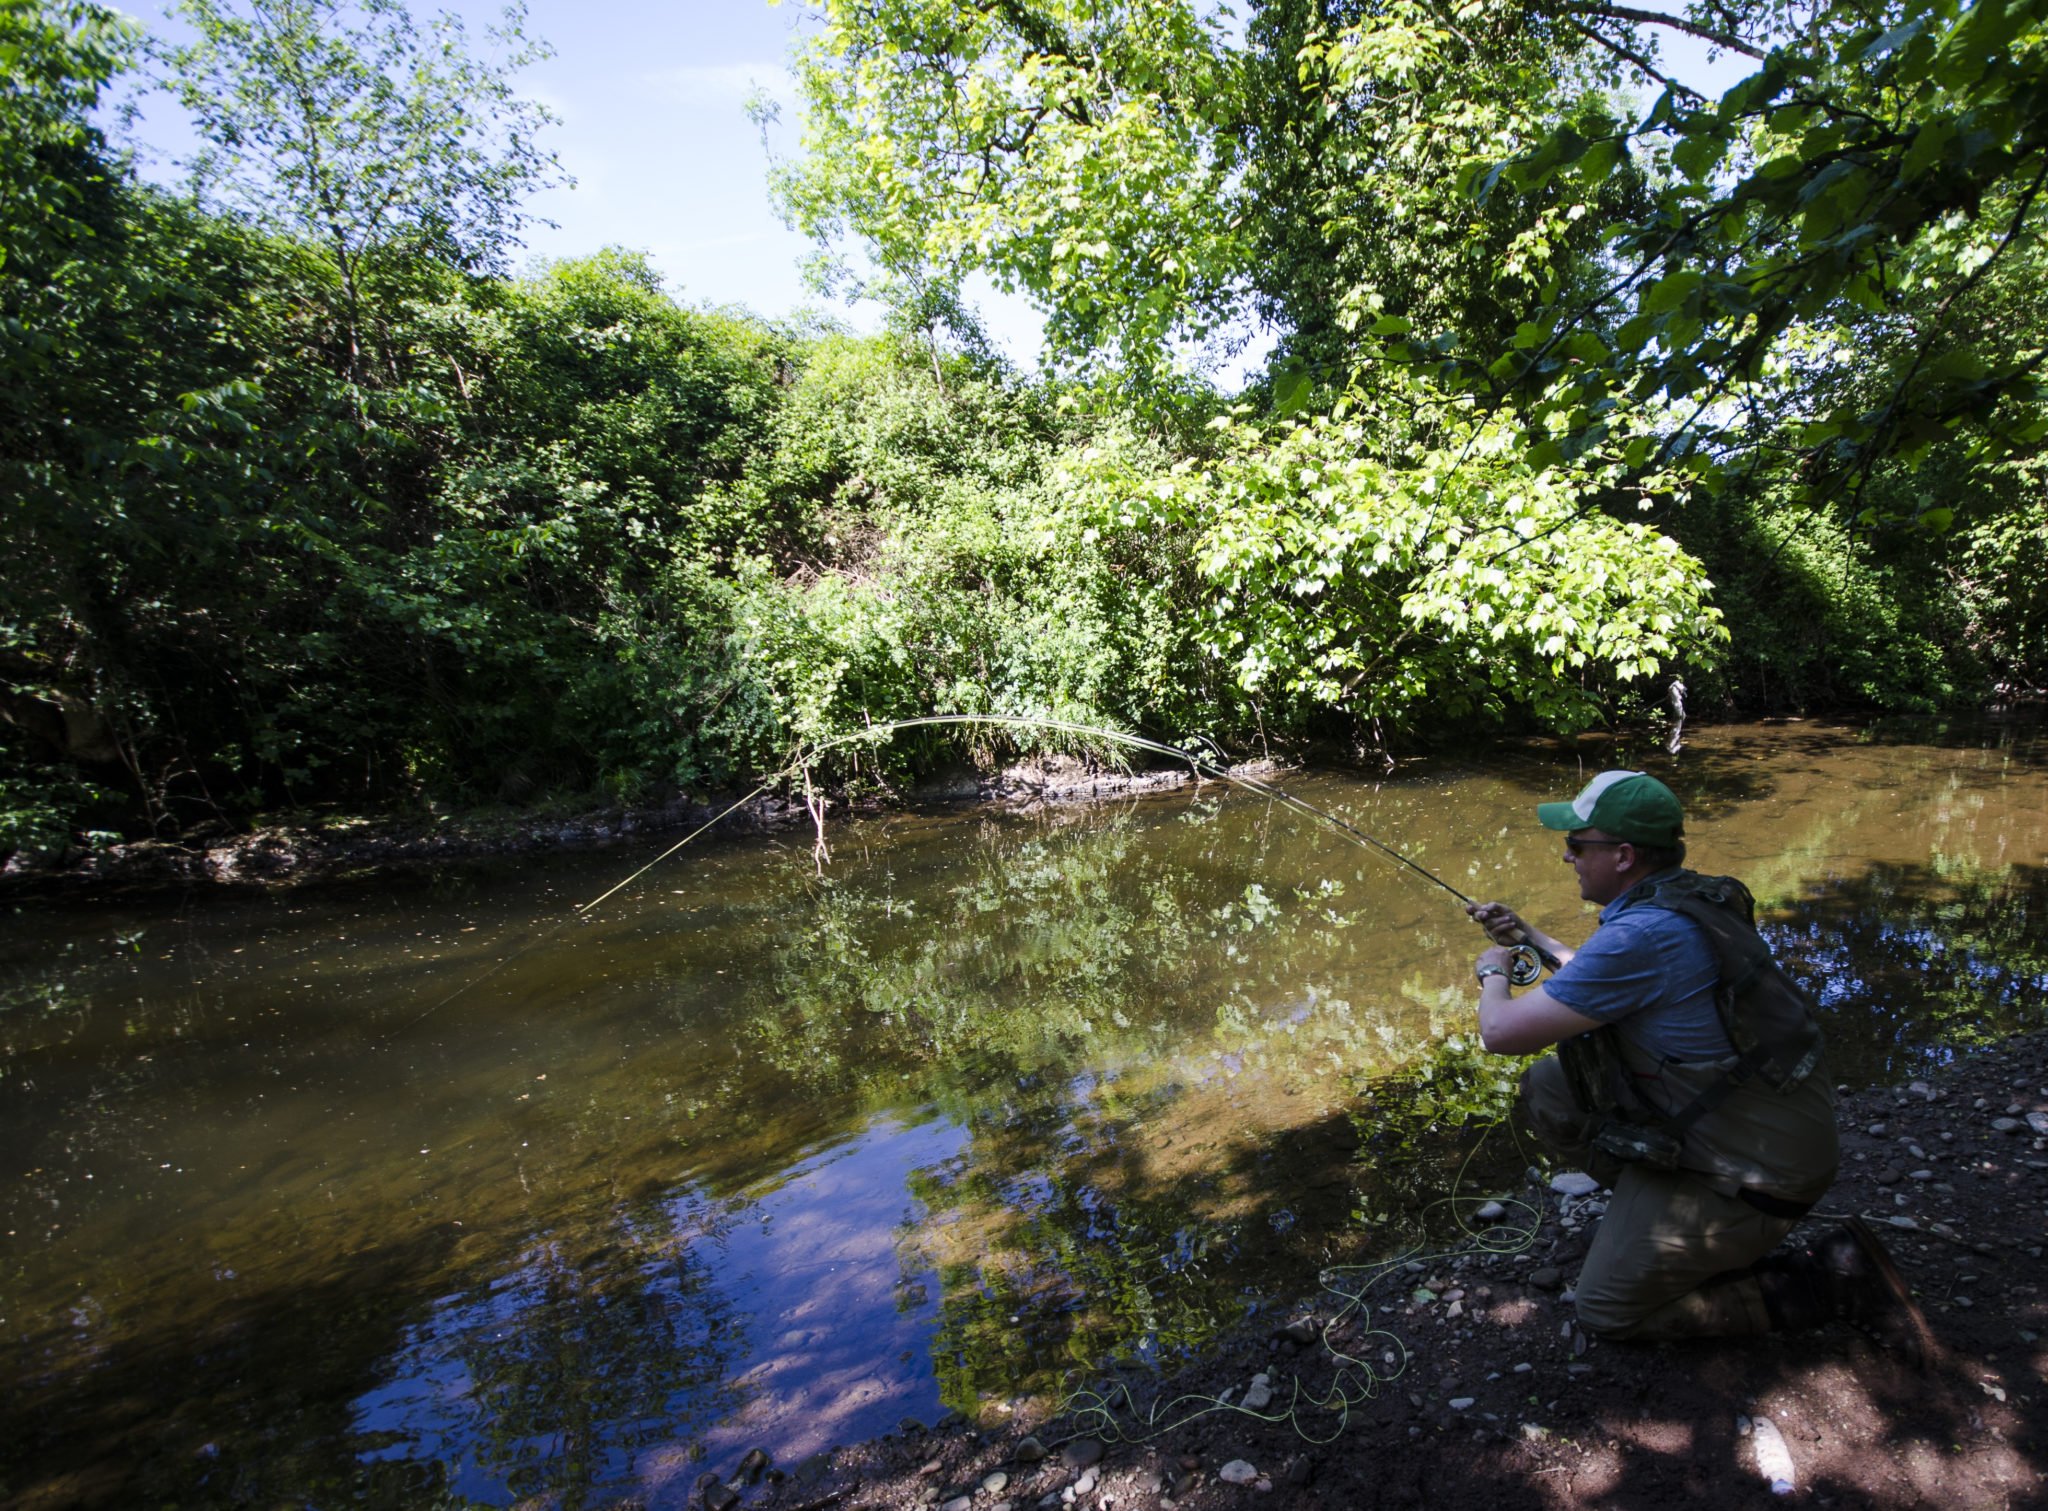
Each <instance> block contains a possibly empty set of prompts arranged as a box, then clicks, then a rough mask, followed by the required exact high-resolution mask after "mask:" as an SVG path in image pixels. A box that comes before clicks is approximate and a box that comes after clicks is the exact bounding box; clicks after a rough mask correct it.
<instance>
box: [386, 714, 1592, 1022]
mask: <svg viewBox="0 0 2048 1511" xmlns="http://www.w3.org/2000/svg"><path fill="white" fill-rule="evenodd" d="M960 724H980V725H989V726H993V727H995V728H998V729H1049V730H1053V731H1055V732H1057V733H1060V734H1070V735H1076V736H1079V737H1081V738H1083V739H1089V740H1103V741H1107V742H1109V743H1110V744H1113V745H1123V746H1127V747H1129V748H1130V749H1132V750H1144V751H1149V752H1151V753H1152V754H1154V755H1160V756H1164V757H1166V758H1167V759H1168V760H1170V761H1176V762H1181V763H1183V764H1185V765H1186V766H1187V767H1188V768H1189V769H1190V770H1192V771H1193V772H1194V773H1195V774H1196V775H1197V776H1202V777H1207V778H1209V779H1211V780H1213V781H1219V782H1227V783H1229V784H1230V785H1231V786H1233V787H1242V788H1243V789H1244V790H1245V791H1247V792H1254V793H1257V794H1258V795H1259V796H1260V797H1263V798H1265V799H1266V800H1267V801H1269V802H1274V803H1278V804H1279V805H1280V806H1281V807H1283V808H1290V809H1292V810H1293V811H1294V812H1296V813H1299V814H1302V815H1304V816H1306V817H1308V818H1311V819H1314V820H1316V821H1317V822H1318V823H1321V824H1324V825H1327V826H1328V827H1329V828H1331V829H1334V830H1336V831H1337V832H1338V833H1339V834H1342V835H1343V836H1344V837H1345V838H1347V839H1349V840H1351V841H1353V842H1354V843H1356V844H1359V845H1362V846H1365V847H1366V848H1368V849H1371V850H1375V851H1377V852H1378V853H1379V854H1381V855H1384V856H1386V857H1387V858H1388V859H1389V860H1392V861H1395V862H1397V863H1398V864H1400V865H1402V866H1405V867H1407V868H1408V869H1409V870H1410V871H1413V872H1414V873H1415V874H1416V875H1417V876H1420V877H1421V878H1422V879H1423V880H1425V881H1427V882H1429V883H1430V884H1431V885H1432V886H1436V887H1441V888H1442V889H1443V890H1444V891H1446V892H1448V893H1450V894H1451V896H1453V897H1455V898H1457V899H1458V901H1459V902H1461V903H1463V904H1465V906H1466V907H1468V908H1471V907H1476V906H1478V904H1476V903H1475V902H1474V901H1473V900H1472V899H1471V898H1470V897H1468V896H1466V895H1465V894H1464V893H1463V892H1460V891H1459V890H1458V889H1457V888H1456V887H1454V886H1452V885H1451V884H1450V883H1449V882H1447V881H1445V880H1444V879H1443V878H1442V877H1441V876H1439V875H1437V874H1436V872H1434V871H1432V870H1430V869H1429V868H1428V867H1427V866H1424V865H1421V864H1420V863H1418V862H1416V861H1414V860H1411V859H1410V858H1409V857H1408V856H1406V855H1403V854H1402V853H1401V852H1400V851H1399V850H1396V849H1395V848H1394V847H1393V846H1392V845H1389V844H1387V843H1386V842H1384V841H1383V840H1379V839H1376V838H1374V837H1373V836H1372V835H1370V834H1367V833H1366V832H1365V831H1364V830H1363V829H1361V828H1359V827H1358V826H1357V825H1355V824H1352V823H1348V822H1347V821H1345V820H1344V819H1341V818H1339V817H1338V816H1337V815H1336V814H1334V813H1331V812H1329V811H1328V810H1327V809H1323V808H1318V807H1317V806H1316V805H1315V804H1314V803H1311V802H1307V801H1305V800H1304V799H1302V798H1298V797H1296V796H1295V795H1294V794H1293V793H1291V792H1288V791H1287V790H1285V789H1284V788H1281V787H1276V786H1274V785H1273V784H1272V783H1271V782H1262V781H1260V780H1259V779H1258V778H1257V777H1253V776H1246V775H1244V774H1243V773H1241V772H1235V771H1232V770H1231V769H1230V767H1229V765H1228V758H1227V757H1226V756H1224V754H1223V752H1222V750H1221V749H1219V748H1218V747H1217V745H1216V742H1215V741H1213V740H1210V739H1208V738H1207V737H1206V736H1204V737H1201V738H1202V742H1203V743H1204V744H1206V745H1207V746H1208V747H1209V748H1210V749H1211V750H1212V751H1215V753H1216V759H1214V760H1210V759H1207V758H1205V757H1203V756H1201V755H1198V754H1197V753H1196V752H1194V751H1192V750H1188V749H1186V748H1184V747H1182V746H1178V745H1169V744H1167V743H1166V742H1165V741H1163V740H1153V739H1148V738H1146V737H1145V736H1144V735H1134V734H1126V733H1124V732H1123V731H1122V730H1117V729H1103V728H1100V727H1099V726H1097V725H1093V724H1077V723H1075V722H1074V721H1072V720H1070V719H1051V718H1043V717H1040V716H1037V715H1030V714H920V715H918V716H916V717H914V718H909V719H892V720H890V721H889V722H887V723H883V724H870V725H868V726H867V727H866V728H864V729H857V730H854V731H852V732H851V733H849V734H843V735H835V736H833V737H832V738H831V739H828V740H822V741H820V742H818V743H817V744H815V745H812V746H809V747H804V746H801V745H800V746H799V747H798V748H797V753H796V754H795V755H794V756H793V757H792V758H791V760H790V761H789V763H788V764H787V765H785V766H784V767H783V768H782V769H781V770H780V771H777V772H774V773H772V774H771V775H769V776H766V777H763V778H762V779H761V780H760V781H759V782H757V783H756V784H755V785H754V787H753V789H752V790H751V791H749V792H748V793H746V794H745V795H744V796H742V797H739V798H736V799H734V800H733V801H732V802H731V803H729V804H727V805H726V806H725V807H724V808H722V809H720V810H719V811H718V812H717V813H715V814H713V815H712V816H711V817H710V818H708V819H706V820H705V821H704V822H703V823H701V824H699V825H698V826H697V827H696V828H694V829H692V830H691V831H690V832H689V833H688V834H686V835H684V836H683V837H682V838H681V839H679V840H677V841H676V842H675V843H674V844H673V845H670V846H669V847H668V848H667V849H666V850H664V851H662V852H661V854H659V855H657V856H655V857H654V859H652V860H650V861H648V862H647V864H645V865H644V866H641V867H640V868H639V869H638V870H636V871H634V872H633V874H632V875H630V876H628V877H627V878H626V879H625V880H623V881H621V882H619V883H618V884H617V885H616V886H613V887H609V888H607V889H606V890H605V891H603V892H601V893H599V894H598V895H597V896H596V897H593V898H592V899H591V900H590V901H589V902H586V903H579V904H577V906H576V908H575V909H574V911H573V912H572V913H571V914H570V916H569V917H568V918H564V919H562V920H561V922H559V923H557V924H556V925H555V927H554V928H552V929H550V930H548V931H547V932H546V933H545V934H543V935H541V936H540V937H539V938H538V939H534V940H532V941H530V942H529V943H528V944H527V945H525V946H524V947H523V948H521V949H518V950H515V951H513V953H512V954H510V955H508V956H506V957H504V958H503V959H501V960H499V961H497V962H496V963H494V964H493V965H491V966H490V967H489V968H488V969H486V970H485V971H484V972H483V973H482V974H481V975H479V976H477V977H475V978H473V979H472V980H469V981H466V982H464V983H463V984H462V985H460V986H458V987H456V988H455V990H453V991H452V992H450V993H448V995H447V996H445V997H442V998H441V999H440V1000H438V1001H436V1002H434V1003H432V1004H430V1005H429V1006H428V1007H427V1009H426V1010H425V1011H424V1012H422V1013H421V1014H420V1015H419V1017H418V1018H415V1019H413V1020H412V1022H413V1023H418V1022H420V1021H421V1020H423V1019H424V1018H426V1017H427V1016H428V1014H430V1013H434V1012H437V1011H439V1010H440V1009H441V1008H443V1007H446V1006H447V1005H448V1004H449V1003H450V1002H452V1001H454V1000H455V999H456V998H457V997H459V996H461V995H462V994H463V993H464V992H467V991H469V990H470V989H471V988H473V987H475V986H478V985H480V984H482V983H483V982H484V981H486V980H488V979H489V978H490V977H492V976H494V975H496V974H497V973H498V972H499V971H501V970H503V969H504V968H505V967H506V966H508V965H510V964H511V963H512V962H513V961H515V960H518V959H519V958H521V957H522V956H524V955H526V954H527V953H529V952H530V951H532V950H535V949H538V948H539V947H540V946H541V945H543V944H545V943H547V942H548V941H549V940H550V939H552V938H554V937H555V936H556V935H557V934H559V933H560V932H561V931H562V930H563V929H564V928H566V927H567V926H568V924H569V922H570V919H571V918H588V917H589V916H590V915H591V914H592V913H594V912H596V911H597V909H598V908H599V907H600V906H602V905H603V904H604V903H606V902H608V901H610V900H611V899H612V898H613V897H616V896H617V895H618V894H619V893H620V892H623V891H624V890H625V889H626V888H627V887H630V886H631V885H633V883H634V882H636V881H638V880H639V879H640V878H641V877H643V876H645V875H646V874H647V873H648V872H649V871H652V870H653V869H654V868H655V867H656V866H658V865H660V864H661V863H662V862H663V861H665V860H667V859H668V858H669V857H670V856H671V855H674V854H675V853H676V852H677V851H678V850H680V849H682V848H683V847H684V846H685V845H687V844H689V843H690V842H691V841H693V840H695V839H696V838H697V837H698V836H699V835H701V834H703V833H704V832H705V831H706V830H709V829H712V828H715V827H717V825H719V824H720V823H722V822H724V820H725V819H727V818H728V817H730V816H731V815H732V814H734V813H737V812H738V811H739V810H740V809H741V808H743V807H745V806H746V805H747V804H748V803H750V802H752V801H753V800H754V799H755V798H757V797H759V796H761V795H762V794H763V793H765V792H767V791H769V790H770V789H772V788H773V787H775V786H776V785H777V784H778V783H780V782H783V781H787V780H789V779H790V778H792V777H796V776H800V775H801V776H804V777H806V778H808V775H809V772H810V769H811V767H812V766H813V765H814V764H815V763H816V762H817V761H818V760H819V759H820V758H821V757H823V756H824V755H826V754H827V753H828V752H830V751H834V750H837V749H840V748H841V747H842V746H846V745H856V744H867V745H876V744H880V743H881V742H882V741H884V740H886V739H889V738H890V737H892V736H893V735H895V734H896V733H897V732H898V731H900V730H905V729H930V728H937V727H940V726H944V725H960ZM818 822H819V825H820V829H821V831H822V827H823V823H824V820H823V819H822V818H821V819H819V821H818ZM1509 952H1510V959H1509V964H1508V979H1509V980H1510V981H1512V982H1514V984H1515V985H1517V986H1528V985H1529V984H1530V983H1531V982H1533V981H1535V980H1536V979H1537V978H1538V977H1539V976H1541V975H1542V974H1543V970H1544V968H1545V967H1546V966H1547V967H1549V968H1550V969H1551V970H1556V969H1557V968H1558V964H1559V962H1558V961H1557V960H1556V959H1555V958H1554V957H1553V956H1551V955H1549V954H1547V953H1545V952H1544V951H1542V950H1540V949H1538V948H1537V947H1536V945H1535V944H1533V943H1531V942H1529V941H1528V940H1527V939H1526V938H1524V939H1523V940H1522V941H1521V942H1520V943H1517V944H1513V945H1511V946H1509Z"/></svg>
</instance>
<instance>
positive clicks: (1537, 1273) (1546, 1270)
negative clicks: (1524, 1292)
mask: <svg viewBox="0 0 2048 1511" xmlns="http://www.w3.org/2000/svg"><path fill="white" fill-rule="evenodd" d="M1563 1283H1564V1271H1562V1270H1560V1269H1558V1268H1557V1267H1556V1266H1555V1265H1548V1264H1547V1265H1545V1266H1544V1267H1543V1268H1542V1269H1540V1270H1531V1271H1530V1272H1529V1284H1531V1285H1533V1286H1535V1287H1536V1289H1537V1290H1539V1291H1554V1290H1556V1289H1557V1288H1558V1287H1559V1286H1560V1285H1562V1284H1563Z"/></svg>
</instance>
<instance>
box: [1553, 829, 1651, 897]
mask: <svg viewBox="0 0 2048 1511" xmlns="http://www.w3.org/2000/svg"><path fill="white" fill-rule="evenodd" d="M1564 858H1565V859H1566V860H1567V861H1568V862H1570V864H1571V868H1572V869H1573V870H1574V871H1576V872H1577V873H1578V876H1579V896H1581V897H1583V898H1585V899H1586V901H1587V902H1595V903H1599V904H1601V905H1602V906H1605V905H1606V904H1608V903H1610V902H1612V901H1614V899H1615V898H1617V897H1619V896H1621V894H1622V893H1624V892H1626V891H1627V890H1628V889H1629V888H1630V887H1631V886H1633V885H1635V881H1636V851H1635V846H1633V845H1631V844H1630V843H1629V842H1628V841H1627V840H1625V839H1616V838H1614V837H1613V836H1612V835H1610V834H1603V833H1601V831H1600V830H1598V829H1574V830H1573V831H1572V832H1571V833H1570V834H1568V835H1566V836H1565V841H1564Z"/></svg>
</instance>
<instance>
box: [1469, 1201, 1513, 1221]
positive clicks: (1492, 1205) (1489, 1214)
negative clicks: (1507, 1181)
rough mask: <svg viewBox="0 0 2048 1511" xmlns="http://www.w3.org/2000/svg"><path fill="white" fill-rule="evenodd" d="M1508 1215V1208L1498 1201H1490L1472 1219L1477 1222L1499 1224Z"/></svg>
mask: <svg viewBox="0 0 2048 1511" xmlns="http://www.w3.org/2000/svg"><path fill="white" fill-rule="evenodd" d="M1507 1215H1508V1209H1507V1208H1506V1207H1504V1206H1502V1205H1501V1204H1500V1203H1499V1202H1497V1201H1490V1202H1488V1203H1487V1204H1486V1205H1485V1206H1483V1207H1481V1208H1480V1209H1479V1210H1478V1211H1477V1212H1474V1213H1473V1214H1472V1217H1473V1219H1474V1220H1475V1221H1477V1222H1499V1221H1500V1220H1501V1219H1502V1218H1503V1217H1505V1216H1507Z"/></svg>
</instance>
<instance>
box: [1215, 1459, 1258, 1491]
mask: <svg viewBox="0 0 2048 1511" xmlns="http://www.w3.org/2000/svg"><path fill="white" fill-rule="evenodd" d="M1216 1477H1217V1478H1218V1479H1220V1480H1222V1481H1223V1482H1224V1483H1225V1484H1229V1485H1249V1484H1250V1483H1251V1482H1252V1481H1253V1480H1255V1479H1257V1478H1258V1477H1259V1471H1258V1470H1257V1469H1254V1468H1253V1467H1252V1466H1251V1465H1250V1464H1248V1463H1246V1462H1245V1461H1244V1460H1243V1459H1232V1460H1231V1461H1230V1462H1229V1463H1227V1464H1225V1465H1224V1466H1223V1467H1222V1468H1221V1469H1219V1470H1217V1471H1216Z"/></svg>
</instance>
